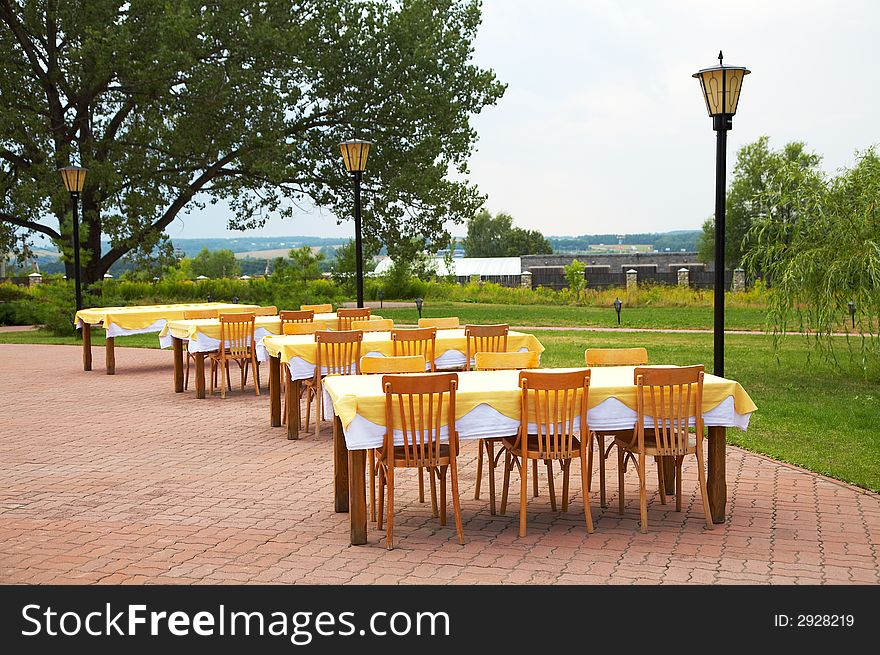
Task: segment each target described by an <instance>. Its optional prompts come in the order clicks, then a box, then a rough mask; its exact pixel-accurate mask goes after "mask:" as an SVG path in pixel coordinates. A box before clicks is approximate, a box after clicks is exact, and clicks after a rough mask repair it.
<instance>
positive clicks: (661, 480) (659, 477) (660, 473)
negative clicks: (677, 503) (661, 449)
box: [654, 457, 666, 505]
mask: <svg viewBox="0 0 880 655" xmlns="http://www.w3.org/2000/svg"><path fill="white" fill-rule="evenodd" d="M654 463H655V464H656V465H657V484H658V485H660V504H661V505H665V504H666V480H665V479H664V477H663V476H664V473H663V468H664V467H663V458H662V457H655V458H654Z"/></svg>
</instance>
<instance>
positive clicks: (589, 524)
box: [569, 450, 593, 534]
mask: <svg viewBox="0 0 880 655" xmlns="http://www.w3.org/2000/svg"><path fill="white" fill-rule="evenodd" d="M586 463H587V461H586V457H585V456H584V451H583V450H581V493H582V494H583V496H584V518H585V519H586V521H587V533H588V534H592V532H593V513H592V511H591V510H590V489H589V487H588V486H587V476H586V475H585V473H586V470H585V468H584V467H585V466H586ZM569 464H571V462H569ZM587 470H588V469H587Z"/></svg>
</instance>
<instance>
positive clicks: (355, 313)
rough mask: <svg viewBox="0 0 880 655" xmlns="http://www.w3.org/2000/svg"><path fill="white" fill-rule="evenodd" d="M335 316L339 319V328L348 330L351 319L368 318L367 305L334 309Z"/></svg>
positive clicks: (368, 309) (363, 319)
mask: <svg viewBox="0 0 880 655" xmlns="http://www.w3.org/2000/svg"><path fill="white" fill-rule="evenodd" d="M336 318H337V319H339V322H338V325H339V328H338V329H340V330H350V329H351V322H352V321H366V320H369V318H370V308H369V307H349V308H347V309H346V308H342V307H340V308H339V309H337V310H336Z"/></svg>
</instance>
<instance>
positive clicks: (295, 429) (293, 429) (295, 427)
mask: <svg viewBox="0 0 880 655" xmlns="http://www.w3.org/2000/svg"><path fill="white" fill-rule="evenodd" d="M284 370H285V373H284V374H285V375H286V376H287V401H286V402H287V438H288V439H299V431H300V428H301V427H302V426H301V425H300V422H299V395H300V393H302V380H291V379H290V368H288V367H287V366H285V367H284Z"/></svg>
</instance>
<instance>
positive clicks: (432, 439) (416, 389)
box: [376, 373, 464, 550]
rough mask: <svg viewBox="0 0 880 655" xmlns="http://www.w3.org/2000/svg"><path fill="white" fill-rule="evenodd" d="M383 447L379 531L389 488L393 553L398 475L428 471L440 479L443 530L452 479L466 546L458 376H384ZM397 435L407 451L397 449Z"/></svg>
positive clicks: (461, 539) (461, 540)
mask: <svg viewBox="0 0 880 655" xmlns="http://www.w3.org/2000/svg"><path fill="white" fill-rule="evenodd" d="M382 387H383V389H384V390H385V426H386V427H385V442H384V444H383V445H382V447H381V448H380V449H379V450H378V452H377V453H376V455H377V457H376V462H377V467H378V477H379V507H378V512H377V522H378V528H379V529H380V530H381V529H382V519H383V518H384V509H385V508H384V501H385V486H386V484H387V486H388V517H387V518H388V523H387V526H386V532H385V535H386V536H385V541H386V544H387V546H388V549H389V550H391V549H392V548H394V469H396V468H403V467H407V468H412V467H419V468H427V469H428V470H429V471H431V473H432V475H436V476H437V477H438V478H439V479H440V525H446V471H447V470H449V472H450V477H451V478H452V509H453V514H454V516H455V529H456V531H457V532H458V543H459V544H461V545H464V533H463V531H462V527H461V507H460V504H459V497H458V467H457V464H456V455H457V452H458V433H457V432H456V431H455V391H456V389H457V387H458V375H457V374H455V373H440V374H434V375H384V376H382ZM443 419H445V420H446V426H447V428H448V435H449V436H448V443H447V444H442V443H441V425H442V422H443ZM395 430H397V431H399V432H401V433H402V438H403V445H401V446H395V445H394V432H395Z"/></svg>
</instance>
